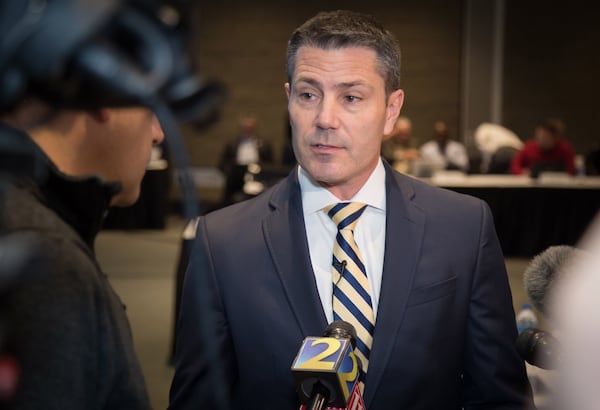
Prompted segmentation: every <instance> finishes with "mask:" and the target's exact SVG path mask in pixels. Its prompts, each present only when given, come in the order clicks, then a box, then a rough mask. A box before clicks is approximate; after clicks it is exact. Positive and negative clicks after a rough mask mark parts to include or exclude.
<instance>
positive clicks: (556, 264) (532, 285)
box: [523, 245, 581, 316]
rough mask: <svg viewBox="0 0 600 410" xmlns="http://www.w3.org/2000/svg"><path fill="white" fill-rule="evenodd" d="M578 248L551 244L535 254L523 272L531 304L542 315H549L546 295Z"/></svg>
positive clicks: (551, 289) (547, 295)
mask: <svg viewBox="0 0 600 410" xmlns="http://www.w3.org/2000/svg"><path fill="white" fill-rule="evenodd" d="M578 252H581V251H580V250H579V249H576V248H573V247H572V246H566V245H559V246H551V247H549V248H548V249H546V250H545V251H543V252H542V253H540V254H538V255H537V256H535V257H534V258H533V259H532V261H531V262H530V263H529V265H528V266H527V268H526V269H525V272H524V274H523V281H524V283H525V290H526V292H527V294H528V296H529V299H530V300H531V302H532V304H533V305H534V306H535V308H536V309H537V310H539V311H540V312H542V314H543V315H544V316H549V312H548V304H547V302H548V297H549V296H550V295H551V293H552V291H553V289H554V287H555V283H556V281H558V280H560V278H561V276H562V275H563V272H564V271H565V268H567V267H568V264H569V262H570V261H571V259H572V258H573V256H576V255H577V253H578Z"/></svg>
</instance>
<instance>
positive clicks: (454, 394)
mask: <svg viewBox="0 0 600 410" xmlns="http://www.w3.org/2000/svg"><path fill="white" fill-rule="evenodd" d="M386 174H387V176H386V190H387V227H386V247H385V260H384V267H383V282H382V286H381V296H380V301H379V308H378V309H379V310H378V314H377V323H376V325H375V333H374V342H373V348H372V352H371V358H370V361H369V373H368V375H367V379H366V387H365V392H364V400H365V403H366V406H367V408H368V409H369V410H385V409H402V410H406V409H411V410H415V409H431V410H440V409H460V408H461V407H464V408H465V409H478V408H481V409H483V408H485V409H523V408H525V407H526V405H529V403H530V401H531V393H530V389H529V385H528V382H527V378H526V373H525V369H524V364H523V362H522V360H521V359H520V357H519V355H518V353H517V351H516V349H515V343H514V342H515V339H516V336H517V333H516V329H515V318H514V311H513V308H512V301H511V293H510V288H509V284H508V277H507V274H506V270H505V266H504V259H503V255H502V252H501V249H500V246H499V243H498V240H497V237H496V233H495V230H494V225H493V220H492V216H491V214H490V210H489V208H488V206H487V205H486V204H485V203H484V202H483V201H481V200H478V199H475V198H473V197H469V196H465V195H461V194H457V193H454V192H451V191H448V190H443V189H439V188H434V187H432V186H429V185H427V184H425V183H422V182H420V181H417V180H415V179H413V178H410V177H407V176H404V175H401V174H398V173H396V172H395V171H393V170H392V169H391V168H390V167H389V166H388V165H387V164H386ZM195 246H196V249H195V251H194V254H193V255H192V257H193V259H192V266H193V268H192V269H191V270H189V271H188V273H187V275H186V279H185V285H184V289H183V296H182V305H181V314H180V318H179V324H178V326H179V329H178V336H177V351H176V370H175V376H174V379H173V384H172V386H171V395H170V398H171V405H170V409H172V410H176V409H192V408H202V409H212V408H216V406H215V404H214V400H215V397H217V396H218V395H219V393H221V392H222V388H223V386H225V387H226V388H227V389H228V391H229V393H228V397H231V398H232V401H233V407H232V408H235V409H238V408H245V409H257V410H265V409H267V410H268V409H273V410H275V409H277V410H286V409H289V410H292V409H293V410H297V409H298V406H299V401H298V399H297V395H296V393H295V390H294V386H293V382H292V376H291V372H290V367H291V363H292V360H293V359H294V357H295V355H296V353H297V351H298V348H299V347H300V345H301V342H302V340H303V338H304V337H305V336H320V335H322V333H323V331H324V329H325V328H326V326H327V321H326V318H325V314H324V312H323V309H322V305H321V301H320V299H319V295H318V291H317V287H316V283H315V278H314V274H313V271H312V267H311V263H310V257H309V250H308V244H307V240H306V234H305V228H304V220H303V213H302V203H301V194H300V186H299V183H298V180H297V172H296V170H294V171H292V172H291V174H290V175H289V176H288V177H287V178H286V179H285V180H283V181H282V182H281V183H279V184H277V185H276V186H274V187H273V188H272V189H270V190H269V191H266V192H264V193H263V194H261V195H259V196H258V197H256V198H254V199H251V200H249V201H246V202H243V203H239V204H236V205H233V206H231V207H229V208H225V209H221V210H218V211H216V212H213V213H212V214H209V215H206V216H205V217H202V218H201V219H200V223H199V226H198V237H197V241H196V244H195ZM207 336H209V337H208V338H207ZM207 342H210V343H207ZM217 347H218V349H219V356H218V357H217V355H216V354H215V352H214V349H215V348H217ZM215 369H216V370H217V371H216V372H215V371H214V370H215ZM211 375H212V376H211ZM221 376H223V377H224V378H225V379H226V380H227V382H226V383H225V384H223V383H222V380H223V377H221ZM215 380H216V382H215Z"/></svg>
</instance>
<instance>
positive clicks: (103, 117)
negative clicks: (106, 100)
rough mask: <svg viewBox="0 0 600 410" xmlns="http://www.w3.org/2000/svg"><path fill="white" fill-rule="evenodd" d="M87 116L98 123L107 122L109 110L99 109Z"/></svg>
mask: <svg viewBox="0 0 600 410" xmlns="http://www.w3.org/2000/svg"><path fill="white" fill-rule="evenodd" d="M89 115H90V116H91V117H92V118H93V119H94V120H96V121H98V122H107V121H108V120H109V119H110V115H111V113H110V110H109V109H108V108H99V109H97V110H93V111H90V112H89Z"/></svg>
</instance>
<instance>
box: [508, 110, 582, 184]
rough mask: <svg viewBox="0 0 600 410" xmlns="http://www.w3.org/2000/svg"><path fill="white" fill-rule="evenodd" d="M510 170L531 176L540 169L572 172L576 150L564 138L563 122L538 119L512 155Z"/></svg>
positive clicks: (516, 173)
mask: <svg viewBox="0 0 600 410" xmlns="http://www.w3.org/2000/svg"><path fill="white" fill-rule="evenodd" d="M510 171H511V173H512V174H515V175H529V176H531V177H534V178H535V177H537V176H538V175H539V174H540V173H541V172H566V173H568V174H571V175H575V150H574V149H573V147H572V146H571V144H570V143H569V141H567V139H566V138H565V126H564V123H563V122H562V121H561V120H558V119H554V118H547V119H545V120H544V121H542V122H541V123H539V124H538V125H537V126H536V127H535V129H534V131H533V138H531V139H529V140H528V141H526V142H525V145H524V146H523V148H521V150H520V151H519V152H518V153H517V154H516V155H515V156H514V158H513V160H512V162H511V164H510Z"/></svg>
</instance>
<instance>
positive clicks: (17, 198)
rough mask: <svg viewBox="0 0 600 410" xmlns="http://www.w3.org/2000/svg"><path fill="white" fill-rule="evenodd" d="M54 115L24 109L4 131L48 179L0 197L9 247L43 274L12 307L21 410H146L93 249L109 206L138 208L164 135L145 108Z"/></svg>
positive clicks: (116, 307) (23, 287)
mask: <svg viewBox="0 0 600 410" xmlns="http://www.w3.org/2000/svg"><path fill="white" fill-rule="evenodd" d="M50 110H51V108H50V107H48V106H47V105H46V104H44V103H42V102H41V101H39V100H36V99H29V100H27V101H25V102H23V103H21V104H20V105H19V107H18V108H17V109H16V110H14V111H13V112H12V113H10V114H5V115H3V116H2V117H1V119H2V120H3V121H4V122H5V123H4V124H2V125H0V133H1V134H2V138H3V139H4V140H5V141H6V140H7V139H15V144H18V143H22V142H23V141H24V140H29V142H30V144H31V152H32V154H33V156H34V158H35V160H36V162H38V163H39V164H42V165H41V166H42V170H44V171H45V172H44V174H45V176H44V177H43V178H38V180H35V179H34V178H31V177H26V176H20V177H17V178H15V179H14V180H13V181H11V182H10V183H9V184H8V185H7V186H5V192H4V198H3V201H2V209H1V212H0V230H1V233H2V235H11V236H13V237H19V238H21V239H23V240H25V241H27V242H28V243H30V244H31V245H32V246H33V247H34V248H35V249H36V250H37V251H38V252H37V254H38V256H39V257H42V258H43V262H44V263H43V264H42V265H41V266H43V268H42V271H41V272H37V273H36V274H35V275H28V277H27V278H24V280H23V283H22V284H20V285H19V286H17V287H16V289H14V291H13V292H11V293H10V295H9V298H10V301H9V303H8V309H9V312H8V321H9V323H8V327H9V328H10V330H11V332H10V335H9V340H8V342H9V343H11V344H12V345H13V346H14V350H13V351H14V354H15V356H16V357H17V360H18V361H19V363H20V366H21V378H20V381H19V389H18V390H17V394H16V397H15V398H14V405H15V408H17V409H21V408H23V409H26V408H27V409H28V408H45V409H51V408H56V409H93V408H102V409H103V408H106V409H130V410H131V409H148V408H150V404H149V399H148V395H147V392H146V388H145V384H144V380H143V376H142V373H141V370H140V366H139V363H138V361H137V358H136V355H135V352H134V347H133V342H132V337H131V332H130V327H129V323H128V320H127V317H126V314H125V309H124V306H123V304H122V302H121V301H120V300H119V298H118V296H117V295H116V294H115V292H114V291H113V289H112V288H111V286H110V284H109V282H108V279H107V277H106V275H105V274H104V273H103V272H102V270H101V269H100V267H99V266H98V262H97V260H96V257H95V254H94V238H95V237H96V234H97V233H98V231H99V229H100V226H101V223H102V219H103V217H104V215H105V213H106V210H107V208H108V207H109V206H111V205H112V206H126V205H131V204H133V203H134V202H135V201H136V200H137V198H138V195H139V192H140V184H141V180H142V177H143V175H144V172H145V168H146V164H147V163H148V161H149V159H150V151H151V148H152V146H153V145H154V144H158V143H160V142H161V141H162V139H163V133H162V130H161V128H160V125H159V123H158V121H157V119H156V118H155V117H154V115H153V114H152V112H150V111H149V110H148V109H146V108H138V107H134V108H101V109H98V110H94V111H81V110H59V111H57V112H50ZM47 116H50V118H48V119H46V118H44V117H47ZM40 121H41V123H40ZM40 179H41V180H40Z"/></svg>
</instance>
